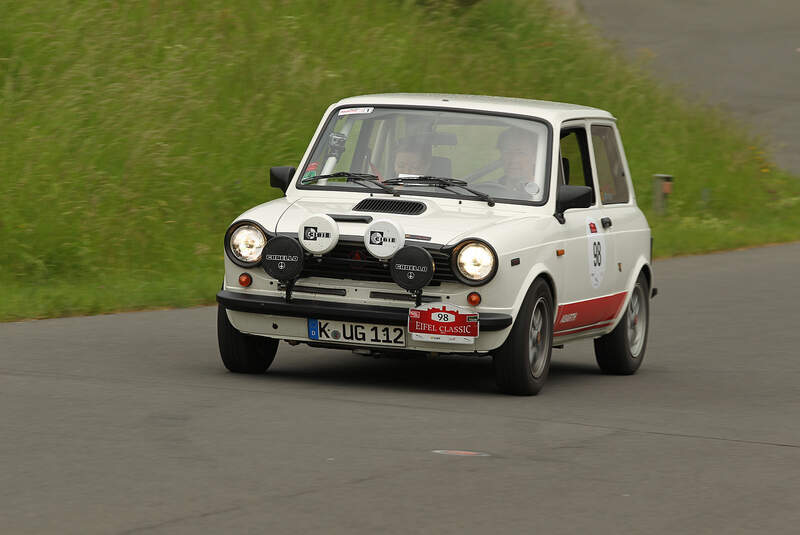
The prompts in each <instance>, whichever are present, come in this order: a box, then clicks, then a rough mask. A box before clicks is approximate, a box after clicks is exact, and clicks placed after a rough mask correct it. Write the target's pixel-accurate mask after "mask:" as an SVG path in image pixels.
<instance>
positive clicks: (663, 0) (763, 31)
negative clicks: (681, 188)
mask: <svg viewBox="0 0 800 535" xmlns="http://www.w3.org/2000/svg"><path fill="white" fill-rule="evenodd" d="M560 1H562V0H560ZM572 1H577V2H578V4H579V5H580V8H581V9H582V11H583V12H584V14H585V15H586V17H587V18H588V19H589V20H590V21H591V22H592V23H593V24H595V25H597V26H599V27H600V28H601V30H602V33H603V34H604V35H605V36H606V37H608V38H610V39H612V40H615V41H617V42H618V43H619V45H620V46H621V48H622V49H623V50H624V51H626V52H627V53H629V54H630V55H631V56H634V57H636V56H640V55H641V54H642V52H643V51H644V53H645V55H646V56H647V57H650V56H652V61H651V66H652V69H653V71H654V72H655V73H656V74H657V75H659V77H660V78H662V79H665V80H668V81H671V82H672V83H675V84H678V85H680V86H682V87H683V88H684V89H685V90H686V92H687V93H688V94H689V95H690V96H692V97H693V98H700V99H702V100H704V101H706V102H709V103H711V104H713V105H718V106H720V107H721V108H723V109H725V110H727V111H730V112H731V113H733V115H734V116H736V117H738V118H739V119H740V120H742V121H743V122H744V123H746V124H748V125H752V127H753V131H754V132H755V133H757V134H758V135H760V136H763V137H765V138H767V139H768V140H769V146H770V148H771V150H772V151H773V152H774V154H775V160H776V162H777V163H778V164H779V165H781V166H783V167H785V168H787V169H790V170H792V171H794V172H795V173H796V174H798V175H800V136H798V135H797V131H798V130H799V129H800V89H798V88H800V2H798V0H763V1H760V2H756V1H753V0H702V1H697V0H660V1H658V2H632V1H631V0H572ZM701 119H702V118H699V120H701ZM665 172H666V171H665Z"/></svg>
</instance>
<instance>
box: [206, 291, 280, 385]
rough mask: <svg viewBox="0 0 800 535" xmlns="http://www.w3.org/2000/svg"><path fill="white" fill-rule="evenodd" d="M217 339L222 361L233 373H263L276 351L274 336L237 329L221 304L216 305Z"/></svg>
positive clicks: (273, 358)
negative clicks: (258, 334)
mask: <svg viewBox="0 0 800 535" xmlns="http://www.w3.org/2000/svg"><path fill="white" fill-rule="evenodd" d="M217 341H218V342H219V354H220V356H221V357H222V363H223V364H224V365H225V367H226V368H228V370H229V371H232V372H234V373H264V372H266V371H267V368H269V366H270V364H272V361H273V360H275V353H277V352H278V340H276V339H275V338H265V337H263V336H254V335H252V334H244V333H241V332H239V331H237V330H236V327H234V326H233V325H232V324H231V322H230V320H229V319H228V313H227V312H226V311H225V308H223V307H222V306H221V305H217Z"/></svg>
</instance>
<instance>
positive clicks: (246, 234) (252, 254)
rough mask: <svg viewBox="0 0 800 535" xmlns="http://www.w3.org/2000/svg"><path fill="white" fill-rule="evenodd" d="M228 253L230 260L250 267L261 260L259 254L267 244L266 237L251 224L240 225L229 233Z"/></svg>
mask: <svg viewBox="0 0 800 535" xmlns="http://www.w3.org/2000/svg"><path fill="white" fill-rule="evenodd" d="M228 232H229V233H230V237H229V238H228V251H230V253H231V255H232V257H231V260H233V261H234V262H236V261H237V260H238V261H239V262H237V263H242V264H248V265H252V264H255V263H257V262H259V261H260V260H261V253H262V251H263V250H264V246H265V245H266V244H267V237H266V236H265V235H264V232H262V230H261V229H260V228H258V227H257V226H255V225H252V224H246V223H245V224H241V225H239V226H238V227H236V228H234V229H233V232H230V231H228Z"/></svg>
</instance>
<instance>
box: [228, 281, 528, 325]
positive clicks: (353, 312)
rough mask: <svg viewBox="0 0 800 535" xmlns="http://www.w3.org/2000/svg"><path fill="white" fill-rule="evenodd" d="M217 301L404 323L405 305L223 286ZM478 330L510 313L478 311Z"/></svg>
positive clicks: (505, 320) (277, 312)
mask: <svg viewBox="0 0 800 535" xmlns="http://www.w3.org/2000/svg"><path fill="white" fill-rule="evenodd" d="M217 302H218V303H219V304H220V305H222V306H223V307H225V308H226V309H227V310H234V311H237V312H250V313H256V314H268V315H274V316H289V317H294V318H316V319H326V320H343V321H356V322H358V321H360V322H364V323H383V324H386V325H403V326H405V325H407V324H408V307H405V308H400V307H384V306H374V305H355V304H350V303H337V302H332V301H312V300H310V299H294V298H293V299H292V300H291V301H290V302H288V303H287V302H286V300H285V299H284V298H282V297H270V296H264V295H252V294H242V293H238V292H231V291H228V290H222V291H220V292H219V293H218V294H217ZM478 322H479V329H480V331H481V332H490V331H501V330H503V329H505V328H506V327H509V326H511V324H512V323H513V318H512V317H511V315H510V314H499V313H495V312H480V313H479V314H478Z"/></svg>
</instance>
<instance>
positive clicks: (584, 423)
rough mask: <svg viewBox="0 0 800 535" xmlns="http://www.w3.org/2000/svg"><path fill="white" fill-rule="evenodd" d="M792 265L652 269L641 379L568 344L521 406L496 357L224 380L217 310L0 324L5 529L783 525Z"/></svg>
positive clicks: (333, 360)
mask: <svg viewBox="0 0 800 535" xmlns="http://www.w3.org/2000/svg"><path fill="white" fill-rule="evenodd" d="M798 267H800V244H793V245H787V246H776V247H767V248H761V249H752V250H748V251H739V252H732V253H724V254H716V255H711V256H698V257H687V258H680V259H672V260H665V261H661V262H658V263H657V264H656V276H657V280H658V282H657V286H658V287H659V289H660V292H661V293H660V295H659V296H658V297H657V298H656V299H655V301H654V302H653V308H652V312H653V319H654V324H653V329H652V331H651V338H650V346H649V351H648V355H647V359H646V361H645V363H644V365H643V367H642V369H641V370H640V372H639V373H638V374H637V375H635V376H632V377H608V376H603V375H600V374H599V373H598V370H597V368H596V366H595V364H594V361H593V356H592V353H591V348H590V346H589V345H588V344H579V345H573V346H568V347H567V349H565V350H561V351H557V352H556V357H555V358H556V361H555V363H554V365H553V369H552V374H551V378H550V380H549V383H548V384H547V386H546V387H545V389H544V390H543V392H542V394H541V395H539V396H538V397H532V398H519V397H510V396H504V395H500V394H498V393H497V392H496V391H495V386H494V383H493V379H492V371H491V363H490V361H489V360H487V359H474V358H467V359H454V358H444V359H439V360H412V361H400V360H374V359H369V358H365V357H358V356H354V355H352V354H351V353H349V352H343V351H342V352H339V351H330V350H315V349H309V348H306V347H302V346H298V347H295V348H290V347H289V346H287V345H282V347H281V349H280V352H279V355H278V358H277V359H276V361H275V364H274V367H273V368H272V369H271V371H270V373H268V374H267V375H264V376H238V375H233V374H230V373H227V372H226V371H224V370H223V368H222V366H221V364H220V362H219V361H218V355H217V348H216V335H215V327H214V321H215V310H214V309H212V308H198V309H192V310H174V311H157V312H142V313H129V314H119V315H108V316H98V317H90V318H69V319H55V320H46V321H31V322H22V323H6V324H0V437H2V439H0V526H1V527H0V531H2V532H3V533H15V534H18V533H59V534H61V533H81V534H84V533H189V534H196V533H244V532H253V533H262V532H263V533H309V532H317V533H348V534H349V533H370V534H372V533H403V534H407V533H458V534H461V533H486V532H493V533H510V532H515V533H548V534H550V533H613V534H617V533H620V532H625V533H647V534H652V533H669V534H674V533H725V534H726V535H727V534H732V533H759V534H761V533H770V534H775V533H797V525H798V523H800V492H798V491H800V418H798V414H800V387H798V384H800V351H798V347H800V329H799V328H798V326H797V320H798V318H799V317H800V315H798V312H797V305H796V304H797V303H798V302H800V285H798V284H797V273H798ZM440 449H458V450H472V451H480V452H485V453H488V454H489V456H484V457H452V456H444V455H439V454H436V453H433V450H440Z"/></svg>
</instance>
